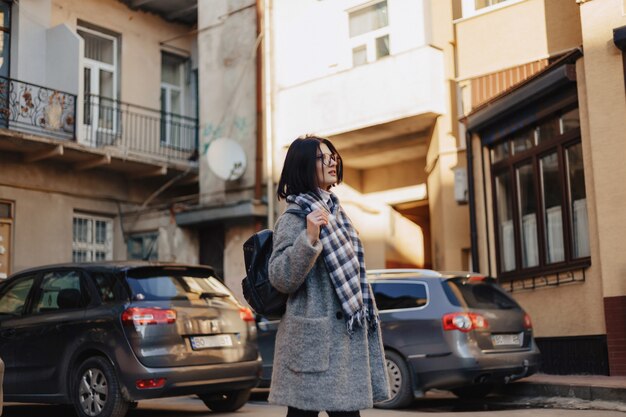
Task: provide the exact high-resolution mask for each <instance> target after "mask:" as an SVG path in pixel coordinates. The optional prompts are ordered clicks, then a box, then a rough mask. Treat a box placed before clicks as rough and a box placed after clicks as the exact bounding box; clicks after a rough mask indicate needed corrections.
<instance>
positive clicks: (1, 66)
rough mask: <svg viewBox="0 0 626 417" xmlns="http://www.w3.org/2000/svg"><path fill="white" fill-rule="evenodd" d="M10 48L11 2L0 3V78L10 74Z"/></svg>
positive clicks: (3, 0) (4, 0)
mask: <svg viewBox="0 0 626 417" xmlns="http://www.w3.org/2000/svg"><path fill="white" fill-rule="evenodd" d="M10 46H11V2H9V1H6V0H2V1H0V77H8V76H9V74H10V72H9V70H10V65H9V64H10V52H11V51H10Z"/></svg>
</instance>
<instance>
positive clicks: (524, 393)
mask: <svg viewBox="0 0 626 417" xmlns="http://www.w3.org/2000/svg"><path fill="white" fill-rule="evenodd" d="M497 391H498V392H499V393H501V394H504V395H509V396H515V397H569V398H579V399H581V400H586V401H595V400H600V401H613V402H622V403H626V388H621V387H598V386H586V385H574V384H549V383H540V382H525V381H519V382H514V383H511V384H508V385H504V386H501V387H499V389H498V390H497Z"/></svg>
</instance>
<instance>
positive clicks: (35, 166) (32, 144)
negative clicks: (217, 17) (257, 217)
mask: <svg viewBox="0 0 626 417" xmlns="http://www.w3.org/2000/svg"><path fill="white" fill-rule="evenodd" d="M125 3H126V4H125ZM177 3H178V4H177V7H175V8H172V6H171V4H170V2H168V1H151V2H145V1H127V2H120V1H115V0H21V1H20V2H11V1H2V2H0V17H1V18H0V24H2V25H3V26H2V38H0V57H1V58H0V59H1V63H0V65H1V66H0V102H1V104H0V109H1V110H0V277H6V276H7V275H8V274H10V273H12V272H16V271H19V270H21V269H24V268H26V267H31V266H35V265H42V264H47V263H57V262H71V261H76V262H79V261H96V260H110V259H116V260H118V259H160V260H169V261H183V262H197V261H198V249H197V239H196V237H195V233H194V232H193V231H188V230H184V229H181V228H179V227H178V226H177V225H176V223H175V221H174V220H173V219H174V214H175V212H176V211H177V210H178V208H179V206H180V205H183V204H186V203H188V201H189V196H192V198H193V199H195V200H197V194H198V163H197V139H196V138H197V130H198V128H197V115H196V113H197V112H196V107H197V104H196V96H197V95H196V90H197V88H196V85H197V75H196V74H197V71H196V68H197V49H196V46H195V42H194V41H193V37H190V36H188V34H189V32H191V31H192V30H193V29H194V27H195V24H196V10H195V8H196V3H195V2H186V6H185V7H178V6H181V5H182V3H185V2H177ZM135 6H138V7H139V8H137V7H135Z"/></svg>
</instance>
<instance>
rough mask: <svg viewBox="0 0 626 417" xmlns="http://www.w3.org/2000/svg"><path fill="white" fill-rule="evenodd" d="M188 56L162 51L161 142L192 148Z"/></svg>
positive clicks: (193, 137)
mask: <svg viewBox="0 0 626 417" xmlns="http://www.w3.org/2000/svg"><path fill="white" fill-rule="evenodd" d="M188 63H189V59H188V58H184V57H181V56H177V55H173V54H168V53H166V52H162V53H161V143H162V144H165V145H169V146H173V147H178V148H184V149H191V148H192V147H193V146H194V139H195V136H194V135H193V133H194V132H193V131H191V130H190V129H188V128H187V124H188V122H187V123H186V122H185V117H184V115H185V100H186V97H185V85H186V83H185V78H186V77H185V73H186V68H187V65H188Z"/></svg>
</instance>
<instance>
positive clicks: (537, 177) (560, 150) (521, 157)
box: [487, 100, 591, 281]
mask: <svg viewBox="0 0 626 417" xmlns="http://www.w3.org/2000/svg"><path fill="white" fill-rule="evenodd" d="M563 104H564V105H563V106H561V107H560V108H559V109H558V110H556V111H555V110H551V111H549V112H543V114H540V115H539V117H538V118H537V120H536V121H534V122H533V123H532V124H531V125H525V126H521V127H520V128H519V129H517V130H515V131H513V132H510V133H509V134H507V135H506V136H505V137H503V138H500V139H499V140H497V141H495V142H493V143H492V144H490V145H489V146H487V149H488V151H489V152H488V155H489V157H488V159H489V166H490V174H491V179H490V180H491V200H492V210H493V225H494V236H495V242H496V245H495V257H496V264H497V271H498V274H499V277H500V278H501V279H502V280H503V281H511V280H515V279H523V278H528V277H533V276H537V275H546V274H553V273H559V272H564V271H568V270H574V269H580V268H585V267H588V266H590V265H591V256H590V255H589V256H584V257H579V258H574V257H573V256H574V253H573V244H574V242H573V234H574V231H573V226H572V221H571V214H572V213H571V212H570V207H569V206H570V203H571V201H570V197H571V196H570V190H569V184H570V183H569V179H568V175H569V172H568V164H567V161H566V159H567V154H566V153H567V150H568V149H570V148H571V147H572V146H575V145H578V144H581V133H580V127H578V128H573V129H570V130H567V131H564V132H563V133H561V117H562V116H563V115H564V114H566V113H568V112H569V111H571V110H573V109H576V108H578V107H579V106H578V102H577V101H575V102H573V103H572V102H570V101H569V100H564V101H563ZM551 119H553V123H555V124H557V127H558V129H559V130H558V131H557V132H558V134H557V135H556V136H554V137H551V138H549V139H545V140H543V141H539V140H538V138H537V134H536V133H535V136H534V142H535V144H534V146H532V147H530V148H528V149H525V150H523V151H521V152H518V153H515V152H514V151H513V146H512V144H509V146H508V157H506V158H503V159H501V160H498V161H497V162H493V158H494V149H495V148H496V147H497V146H498V145H500V144H502V143H504V142H507V141H510V140H511V139H513V138H514V137H515V136H516V135H518V134H519V133H520V132H522V131H523V130H525V129H528V128H533V129H535V130H536V129H537V128H538V126H540V125H542V124H543V123H544V122H545V121H547V120H551ZM554 152H556V153H557V158H558V167H559V171H558V178H559V181H560V185H561V213H562V218H561V221H562V226H563V246H564V251H565V257H564V260H563V261H560V262H554V263H547V259H546V258H547V253H546V247H547V243H546V229H547V227H546V223H545V217H546V216H545V213H544V204H545V201H544V194H543V179H542V178H541V169H540V163H541V159H542V158H543V157H545V156H548V155H550V154H552V153H554ZM528 161H531V166H532V172H533V181H534V187H535V202H536V207H537V209H536V216H537V219H536V223H537V250H538V252H539V262H538V265H537V266H532V267H526V268H524V267H523V266H522V265H523V259H522V251H523V249H522V245H523V242H522V233H521V224H520V219H521V217H520V214H521V213H520V190H519V187H518V181H517V169H518V168H519V167H520V166H522V165H524V164H526V163H528ZM507 172H508V174H509V178H510V179H509V184H508V185H509V187H511V193H510V194H511V198H512V201H509V204H511V206H512V210H513V214H512V217H513V219H514V221H513V230H514V231H513V233H514V251H515V268H514V269H513V270H510V271H503V270H502V268H503V264H502V262H503V260H502V255H501V251H500V245H501V238H500V233H499V231H498V225H499V218H498V217H499V214H498V199H497V196H496V177H497V176H499V175H501V174H503V173H507ZM587 216H589V214H588V213H587ZM588 232H589V231H588ZM587 237H588V238H589V233H588V236H587Z"/></svg>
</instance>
